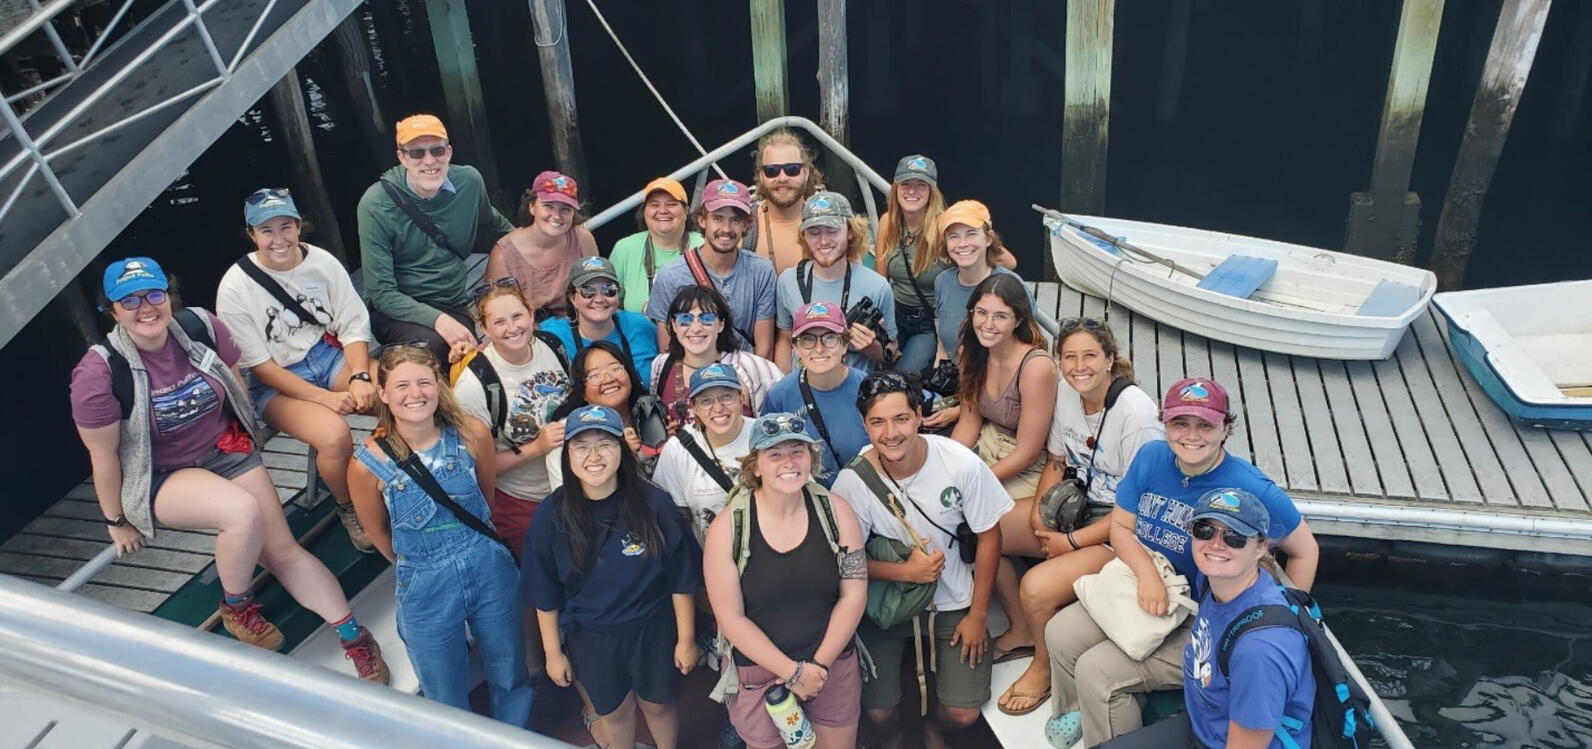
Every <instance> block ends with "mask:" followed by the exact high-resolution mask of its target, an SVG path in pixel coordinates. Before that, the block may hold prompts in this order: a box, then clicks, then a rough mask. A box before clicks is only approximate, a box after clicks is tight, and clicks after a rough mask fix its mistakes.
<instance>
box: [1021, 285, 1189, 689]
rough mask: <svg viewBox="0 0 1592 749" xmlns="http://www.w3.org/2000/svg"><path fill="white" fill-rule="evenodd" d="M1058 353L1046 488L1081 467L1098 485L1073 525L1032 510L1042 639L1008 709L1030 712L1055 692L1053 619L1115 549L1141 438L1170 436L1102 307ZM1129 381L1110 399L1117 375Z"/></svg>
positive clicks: (1071, 330)
mask: <svg viewBox="0 0 1592 749" xmlns="http://www.w3.org/2000/svg"><path fill="white" fill-rule="evenodd" d="M1056 353H1057V355H1058V358H1060V360H1061V376H1062V384H1060V385H1057V386H1056V411H1055V416H1054V417H1053V418H1052V419H1051V422H1050V438H1049V441H1048V442H1047V445H1048V447H1047V452H1048V453H1049V455H1050V459H1049V462H1047V463H1046V464H1045V470H1044V472H1043V473H1041V474H1040V475H1039V490H1038V492H1037V493H1036V496H1040V497H1043V496H1044V495H1045V493H1046V492H1047V491H1049V490H1050V488H1051V487H1052V486H1055V485H1056V483H1057V482H1059V481H1061V480H1062V478H1063V476H1066V475H1075V476H1077V477H1078V479H1079V480H1080V481H1083V482H1084V484H1085V486H1086V487H1087V490H1088V500H1087V501H1088V507H1089V513H1088V517H1089V521H1088V525H1086V526H1084V527H1083V528H1079V529H1077V530H1075V531H1074V532H1072V533H1057V532H1055V531H1053V530H1052V529H1050V528H1049V527H1048V526H1046V525H1045V524H1044V523H1043V522H1042V521H1041V520H1040V517H1039V503H1038V502H1037V501H1036V502H1034V503H1033V504H1032V505H1031V507H1032V509H1031V510H1030V515H1029V525H1030V527H1031V528H1032V529H1033V532H1034V534H1035V536H1036V537H1037V538H1038V539H1039V546H1040V548H1041V549H1042V550H1043V551H1044V554H1045V556H1046V557H1047V559H1046V560H1045V561H1043V562H1040V563H1039V564H1038V565H1037V566H1035V567H1033V568H1032V569H1030V570H1029V571H1028V574H1026V575H1024V576H1023V579H1022V582H1021V584H1020V587H1019V598H1020V600H1021V601H1022V611H1023V615H1024V616H1025V618H1026V622H1025V623H1026V624H1027V629H1026V630H1023V629H1021V628H1018V632H1016V633H1013V637H1012V638H1009V641H1008V643H1007V646H1008V648H1010V647H1013V646H1014V644H1013V643H1012V642H1010V640H1015V639H1016V638H1017V637H1018V635H1021V634H1025V633H1026V634H1027V637H1026V638H1024V644H1027V643H1033V645H1034V659H1033V661H1032V662H1030V663H1029V664H1028V669H1027V670H1026V671H1024V672H1023V674H1022V675H1021V676H1019V677H1018V678H1017V681H1016V682H1015V683H1013V684H1012V685H1011V687H1009V688H1007V690H1006V693H1005V694H1003V695H1001V699H1000V702H999V703H998V706H999V707H1000V709H1001V711H1002V712H1005V713H1008V714H1012V715H1023V714H1026V713H1029V712H1032V711H1033V710H1035V709H1037V708H1038V707H1039V706H1040V705H1042V704H1044V702H1045V699H1046V697H1048V696H1049V694H1050V653H1049V652H1048V651H1047V650H1046V649H1045V641H1044V638H1043V637H1038V636H1036V635H1037V633H1041V632H1044V631H1045V623H1046V622H1048V621H1050V618H1051V617H1052V616H1055V615H1056V612H1057V611H1060V610H1061V608H1062V607H1063V606H1066V605H1067V604H1069V603H1072V602H1073V601H1075V600H1077V596H1076V595H1074V593H1073V591H1072V584H1073V583H1074V582H1076V581H1077V580H1078V578H1080V577H1082V576H1084V575H1092V574H1094V573H1096V572H1099V571H1100V568H1101V567H1104V566H1105V563H1106V562H1108V561H1110V560H1111V558H1112V557H1113V556H1115V555H1114V554H1113V553H1112V552H1111V548H1110V547H1109V546H1106V541H1107V540H1108V537H1109V536H1110V530H1111V524H1110V523H1108V522H1105V517H1106V516H1107V515H1109V514H1111V508H1113V507H1115V506H1116V502H1117V483H1118V482H1119V481H1121V480H1122V476H1123V475H1124V474H1126V473H1127V472H1128V466H1129V465H1130V464H1131V463H1132V462H1133V456H1135V455H1137V454H1138V452H1139V448H1140V447H1141V446H1143V445H1144V444H1145V443H1146V442H1151V441H1154V440H1158V439H1161V438H1162V437H1163V435H1164V431H1163V430H1162V428H1161V420H1160V417H1159V409H1158V408H1157V407H1156V403H1155V398H1154V397H1152V396H1151V395H1150V394H1149V393H1146V392H1144V390H1143V389H1142V388H1140V387H1139V386H1138V385H1134V384H1132V382H1133V365H1132V364H1131V363H1130V362H1129V361H1128V360H1127V359H1126V358H1125V357H1123V356H1122V355H1121V354H1120V352H1119V351H1118V349H1117V339H1116V336H1115V335H1112V333H1111V328H1109V327H1107V326H1106V324H1105V323H1104V322H1102V321H1100V320H1097V319H1095V318H1092V317H1073V318H1068V319H1066V320H1063V321H1062V322H1061V331H1060V333H1059V342H1058V343H1057V345H1056ZM1118 380H1122V381H1123V387H1122V388H1121V390H1120V392H1118V394H1117V398H1116V400H1115V401H1114V402H1112V403H1111V404H1110V405H1109V407H1108V406H1107V396H1108V394H1109V393H1110V391H1111V389H1112V387H1113V384H1114V383H1115V382H1116V381H1118Z"/></svg>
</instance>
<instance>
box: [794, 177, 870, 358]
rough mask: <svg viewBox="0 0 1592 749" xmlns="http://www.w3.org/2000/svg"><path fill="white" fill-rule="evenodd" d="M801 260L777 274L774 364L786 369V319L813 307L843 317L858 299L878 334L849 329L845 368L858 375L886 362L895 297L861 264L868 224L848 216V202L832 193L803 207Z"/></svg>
mask: <svg viewBox="0 0 1592 749" xmlns="http://www.w3.org/2000/svg"><path fill="white" fill-rule="evenodd" d="M797 237H798V243H799V245H800V246H801V251H802V259H801V261H799V262H797V263H796V265H795V267H792V268H788V269H786V270H785V272H784V273H781V274H779V284H778V314H777V317H776V318H775V324H776V325H777V326H778V327H779V331H780V333H779V340H778V342H777V343H776V344H775V346H774V363H775V364H778V365H779V366H780V367H789V366H790V365H791V361H792V360H791V338H792V337H793V333H792V332H791V331H792V327H791V318H792V313H794V312H795V311H796V309H797V308H798V307H801V306H803V305H807V304H812V303H814V302H829V303H830V304H835V305H839V309H840V312H841V314H842V315H846V314H848V312H849V311H850V310H851V309H852V308H853V307H854V306H856V305H858V304H860V303H862V300H864V299H866V300H868V301H869V302H870V303H871V304H872V305H873V308H874V309H875V310H877V311H878V312H879V313H880V314H881V316H882V317H881V326H880V327H882V328H883V335H880V334H879V333H878V332H877V331H876V330H875V329H874V327H873V326H871V325H867V324H865V323H854V324H852V325H851V330H850V335H849V340H850V342H849V343H848V344H847V346H848V350H847V352H846V364H847V365H849V366H850V367H851V368H853V369H857V370H860V371H861V372H862V373H863V374H867V373H868V372H871V371H873V370H874V369H875V368H876V367H879V366H881V365H883V364H884V363H885V362H886V360H887V359H888V356H887V352H886V351H885V344H886V340H889V341H894V340H895V337H896V333H897V330H896V318H895V295H894V294H891V293H890V284H889V282H888V281H885V280H884V277H883V276H881V275H879V274H878V273H875V272H874V271H872V270H870V269H869V268H867V267H866V266H864V265H863V264H862V253H863V252H864V251H866V250H867V248H868V222H867V220H866V219H864V218H863V217H861V216H858V215H856V214H854V213H852V212H851V202H850V201H848V200H846V196H844V195H841V194H840V193H835V192H820V193H817V194H815V195H813V196H812V197H810V198H808V199H807V202H806V203H805V204H804V205H803V206H802V223H801V233H800V234H798V235H797Z"/></svg>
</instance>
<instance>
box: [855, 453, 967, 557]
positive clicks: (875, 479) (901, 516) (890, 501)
mask: <svg viewBox="0 0 1592 749" xmlns="http://www.w3.org/2000/svg"><path fill="white" fill-rule="evenodd" d="M846 467H847V468H850V469H851V470H852V471H855V472H856V474H857V478H860V479H862V483H863V485H864V486H867V487H868V491H871V492H873V495H874V496H875V497H878V498H879V501H880V502H883V503H884V507H885V509H887V510H889V511H890V514H891V515H894V516H895V517H896V520H898V521H900V522H901V527H902V528H905V529H906V531H907V535H908V536H910V537H911V538H912V543H913V544H914V545H916V546H917V547H918V548H923V547H924V546H925V544H924V541H923V538H922V537H921V536H919V535H918V532H917V530H915V529H914V528H913V527H912V524H911V523H908V522H907V516H906V510H905V509H903V508H902V507H901V504H900V502H899V501H898V500H897V497H896V495H895V493H894V492H892V491H890V488H889V487H887V486H885V485H884V479H882V478H880V477H879V472H878V471H877V470H875V469H874V467H873V462H872V461H870V460H868V459H867V458H866V457H863V456H861V455H858V456H857V457H855V458H852V459H851V462H850V463H847V464H846ZM907 501H908V502H910V501H912V500H911V499H908V500H907ZM920 512H921V510H920ZM929 522H930V523H933V522H934V521H932V520H931V521H929ZM934 527H936V528H939V526H938V525H936V526H934ZM941 530H944V529H943V528H941ZM953 538H954V536H953Z"/></svg>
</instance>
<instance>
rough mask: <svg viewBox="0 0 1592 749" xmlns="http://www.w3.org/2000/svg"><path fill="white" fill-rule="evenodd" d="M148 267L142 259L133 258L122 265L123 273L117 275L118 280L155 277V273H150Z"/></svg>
mask: <svg viewBox="0 0 1592 749" xmlns="http://www.w3.org/2000/svg"><path fill="white" fill-rule="evenodd" d="M148 267H149V266H147V265H145V264H144V262H143V261H141V260H133V261H131V262H129V263H128V264H127V265H124V266H122V274H121V275H120V276H117V277H116V282H117V283H126V282H128V281H131V280H132V279H135V278H154V277H155V274H153V273H150V272H149V271H148Z"/></svg>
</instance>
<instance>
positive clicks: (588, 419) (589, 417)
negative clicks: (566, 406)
mask: <svg viewBox="0 0 1592 749" xmlns="http://www.w3.org/2000/svg"><path fill="white" fill-rule="evenodd" d="M580 420H581V421H582V422H584V423H587V424H590V423H592V422H594V421H607V420H608V419H606V418H604V417H603V412H602V411H599V410H597V409H595V408H588V409H586V411H585V412H584V413H582V414H581V415H580Z"/></svg>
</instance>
